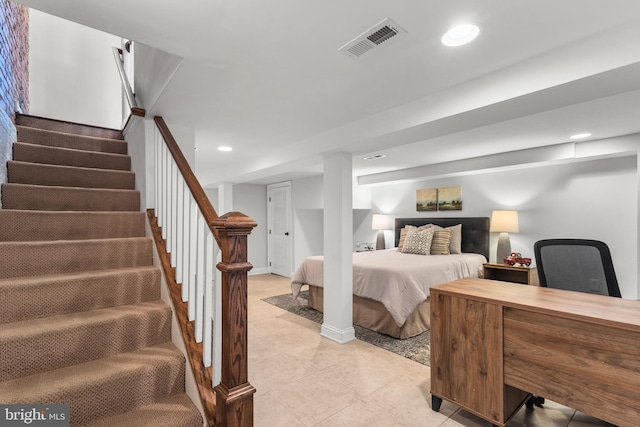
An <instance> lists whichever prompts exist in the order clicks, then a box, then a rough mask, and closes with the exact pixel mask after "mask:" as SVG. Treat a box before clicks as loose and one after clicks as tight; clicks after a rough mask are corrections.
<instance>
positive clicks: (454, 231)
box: [433, 224, 462, 254]
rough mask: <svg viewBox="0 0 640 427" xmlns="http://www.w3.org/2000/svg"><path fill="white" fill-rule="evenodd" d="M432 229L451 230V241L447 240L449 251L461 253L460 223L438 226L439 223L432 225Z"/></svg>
mask: <svg viewBox="0 0 640 427" xmlns="http://www.w3.org/2000/svg"><path fill="white" fill-rule="evenodd" d="M433 228H434V230H449V231H451V241H450V242H449V253H452V254H461V253H462V224H456V225H452V226H451V227H446V228H443V227H440V226H439V225H435V224H434V225H433Z"/></svg>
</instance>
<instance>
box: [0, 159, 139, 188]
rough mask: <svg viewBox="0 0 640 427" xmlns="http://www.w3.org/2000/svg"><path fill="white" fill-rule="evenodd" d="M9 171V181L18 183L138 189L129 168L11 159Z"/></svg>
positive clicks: (8, 163) (8, 165)
mask: <svg viewBox="0 0 640 427" xmlns="http://www.w3.org/2000/svg"><path fill="white" fill-rule="evenodd" d="M7 173H8V181H9V182H11V183H15V184H33V185H50V186H60V187H83V188H115V189H123V190H135V174H134V173H133V172H128V171H118V170H109V169H93V168H79V167H76V166H59V165H47V164H42V163H30V162H21V161H15V160H10V161H8V162H7Z"/></svg>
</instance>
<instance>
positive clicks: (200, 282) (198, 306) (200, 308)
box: [189, 215, 206, 342]
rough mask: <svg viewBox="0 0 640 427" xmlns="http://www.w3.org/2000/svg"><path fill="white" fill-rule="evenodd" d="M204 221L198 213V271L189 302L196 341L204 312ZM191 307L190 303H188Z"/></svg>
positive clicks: (199, 339) (200, 338) (200, 332)
mask: <svg viewBox="0 0 640 427" xmlns="http://www.w3.org/2000/svg"><path fill="white" fill-rule="evenodd" d="M205 237H206V235H205V223H204V217H203V216H202V215H198V267H197V268H198V273H197V274H196V294H195V298H194V299H193V300H191V301H189V302H190V303H191V302H193V301H195V307H194V313H193V315H194V318H193V319H190V320H195V325H194V326H195V334H196V342H201V341H202V314H203V312H204V286H205V282H204V280H205V279H204V264H205V244H204V241H205ZM189 308H191V304H189Z"/></svg>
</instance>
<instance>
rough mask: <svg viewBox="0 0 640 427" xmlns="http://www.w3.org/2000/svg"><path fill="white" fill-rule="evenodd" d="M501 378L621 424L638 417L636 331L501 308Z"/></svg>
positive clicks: (639, 372) (639, 368) (639, 354)
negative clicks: (502, 324) (502, 373)
mask: <svg viewBox="0 0 640 427" xmlns="http://www.w3.org/2000/svg"><path fill="white" fill-rule="evenodd" d="M504 382H505V384H508V385H510V386H513V387H516V388H519V389H521V390H526V391H528V392H531V393H534V394H537V395H540V396H542V397H545V398H549V399H551V400H553V401H556V402H559V403H561V404H564V405H567V406H569V407H571V408H575V409H577V410H579V411H582V412H585V413H588V414H591V415H593V416H596V417H598V418H602V419H604V420H606V421H609V422H611V423H614V424H618V425H621V426H630V425H638V423H639V422H640V419H639V418H640V415H639V414H640V400H639V399H638V396H640V333H639V332H635V331H629V330H624V329H617V328H615V327H611V326H605V325H600V324H595V323H592V322H591V321H589V319H585V320H579V319H567V318H562V317H556V316H553V315H549V314H548V313H547V314H541V313H534V312H530V311H526V310H522V309H516V308H505V309H504Z"/></svg>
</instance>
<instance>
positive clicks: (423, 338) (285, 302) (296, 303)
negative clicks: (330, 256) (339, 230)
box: [262, 291, 430, 366]
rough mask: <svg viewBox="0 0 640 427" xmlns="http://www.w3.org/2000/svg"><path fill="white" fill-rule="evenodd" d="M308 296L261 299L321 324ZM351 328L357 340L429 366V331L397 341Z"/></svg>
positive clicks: (372, 332) (306, 292)
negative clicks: (309, 302) (308, 302)
mask: <svg viewBox="0 0 640 427" xmlns="http://www.w3.org/2000/svg"><path fill="white" fill-rule="evenodd" d="M308 295H309V293H308V291H302V292H300V295H299V296H298V299H297V300H296V299H293V297H292V296H291V294H284V295H277V296H274V297H269V298H263V299H262V301H264V302H268V303H269V304H273V305H275V306H276V307H280V308H282V309H283V310H287V311H288V312H290V313H294V314H297V315H298V316H302V317H304V318H306V319H309V320H312V321H314V322H316V323H322V318H323V315H322V313H320V312H319V311H317V310H315V309H313V308H311V307H309V306H308V305H307V298H308ZM353 327H354V329H355V331H356V338H357V339H359V340H362V341H364V342H367V343H369V344H373V345H375V346H378V347H380V348H384V349H385V350H388V351H391V352H393V353H396V354H399V355H400V356H404V357H406V358H408V359H411V360H414V361H416V362H418V363H422V364H423V365H427V366H429V362H430V357H429V355H430V351H429V331H424V332H423V333H421V334H420V335H417V336H415V337H411V338H406V339H403V340H399V339H397V338H393V337H390V336H389V335H385V334H381V333H380V332H375V331H372V330H371V329H367V328H363V327H362V326H358V325H353Z"/></svg>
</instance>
